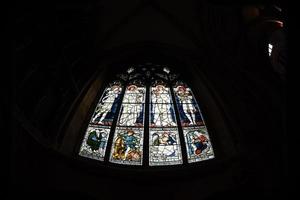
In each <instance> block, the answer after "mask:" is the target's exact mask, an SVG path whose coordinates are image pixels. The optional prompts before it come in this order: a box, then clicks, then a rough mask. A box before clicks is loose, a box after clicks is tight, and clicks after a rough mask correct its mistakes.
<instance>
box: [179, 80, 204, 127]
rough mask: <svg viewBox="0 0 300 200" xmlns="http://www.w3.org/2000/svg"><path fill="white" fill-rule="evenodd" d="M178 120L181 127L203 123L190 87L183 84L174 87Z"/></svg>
mask: <svg viewBox="0 0 300 200" xmlns="http://www.w3.org/2000/svg"><path fill="white" fill-rule="evenodd" d="M174 93H175V99H176V103H177V107H178V112H179V117H180V122H181V125H182V126H183V127H186V126H201V125H204V120H203V118H202V114H201V111H200V109H199V106H198V104H197V102H196V100H195V98H194V96H193V93H192V91H191V89H190V88H188V87H187V86H186V85H184V84H180V85H177V86H176V87H174Z"/></svg>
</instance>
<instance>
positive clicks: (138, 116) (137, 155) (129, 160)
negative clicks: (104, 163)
mask: <svg viewBox="0 0 300 200" xmlns="http://www.w3.org/2000/svg"><path fill="white" fill-rule="evenodd" d="M145 92H146V88H145V87H141V84H140V83H139V84H130V85H129V86H128V87H127V88H126V91H125V94H124V98H123V102H122V103H123V104H122V107H121V110H120V115H119V119H118V124H117V125H118V126H117V128H116V131H115V133H114V138H113V144H112V147H111V155H110V162H113V163H119V164H128V165H142V160H143V159H142V155H143V153H142V152H143V137H144V129H143V128H142V127H143V126H144V106H145V105H144V104H145V103H144V101H145ZM139 127H141V128H139Z"/></svg>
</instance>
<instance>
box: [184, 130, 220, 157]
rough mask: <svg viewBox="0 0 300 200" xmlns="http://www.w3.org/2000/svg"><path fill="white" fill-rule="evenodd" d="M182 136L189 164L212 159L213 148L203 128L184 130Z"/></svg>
mask: <svg viewBox="0 0 300 200" xmlns="http://www.w3.org/2000/svg"><path fill="white" fill-rule="evenodd" d="M183 134H184V139H185V143H186V150H187V154H188V162H189V163H193V162H198V161H203V160H208V159H212V158H214V152H213V148H212V145H211V141H210V139H209V135H208V132H207V129H206V127H205V126H201V127H194V128H184V129H183Z"/></svg>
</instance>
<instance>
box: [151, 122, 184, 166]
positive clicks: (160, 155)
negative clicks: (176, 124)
mask: <svg viewBox="0 0 300 200" xmlns="http://www.w3.org/2000/svg"><path fill="white" fill-rule="evenodd" d="M149 151H150V155H149V165H150V166H154V165H175V164H182V156H181V149H180V140H179V135H178V130H177V128H172V129H170V128H168V129H163V128H155V129H154V128H151V131H150V137H149Z"/></svg>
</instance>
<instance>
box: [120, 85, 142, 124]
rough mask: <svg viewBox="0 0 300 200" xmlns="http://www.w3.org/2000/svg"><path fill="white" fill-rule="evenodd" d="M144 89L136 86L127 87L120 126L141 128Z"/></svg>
mask: <svg viewBox="0 0 300 200" xmlns="http://www.w3.org/2000/svg"><path fill="white" fill-rule="evenodd" d="M143 103H144V88H142V89H140V88H138V87H137V86H136V85H130V86H128V87H127V90H126V93H125V95H124V98H123V104H122V110H121V116H120V120H119V125H120V126H141V125H142V123H143V119H142V117H143Z"/></svg>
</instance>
